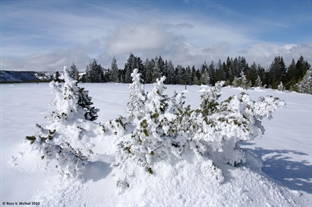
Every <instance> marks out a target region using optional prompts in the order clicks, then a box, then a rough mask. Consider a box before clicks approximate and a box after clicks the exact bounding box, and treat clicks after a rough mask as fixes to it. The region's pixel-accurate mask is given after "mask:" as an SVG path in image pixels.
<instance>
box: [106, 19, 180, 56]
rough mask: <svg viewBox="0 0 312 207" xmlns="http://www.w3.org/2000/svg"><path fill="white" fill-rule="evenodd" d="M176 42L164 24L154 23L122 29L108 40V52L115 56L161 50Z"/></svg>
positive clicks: (112, 34) (116, 31) (113, 33)
mask: <svg viewBox="0 0 312 207" xmlns="http://www.w3.org/2000/svg"><path fill="white" fill-rule="evenodd" d="M172 41H174V35H173V34H170V33H168V32H167V31H166V30H165V27H164V26H163V25H162V24H157V23H154V22H148V23H141V24H135V25H131V26H124V27H121V28H119V29H117V30H115V31H114V32H112V33H111V34H110V35H109V36H108V37H107V38H106V47H105V49H106V52H107V54H108V55H111V56H115V55H120V54H125V53H130V52H135V51H140V52H144V51H148V50H152V51H153V50H159V49H161V48H164V47H165V46H166V45H167V44H169V43H170V42H172Z"/></svg>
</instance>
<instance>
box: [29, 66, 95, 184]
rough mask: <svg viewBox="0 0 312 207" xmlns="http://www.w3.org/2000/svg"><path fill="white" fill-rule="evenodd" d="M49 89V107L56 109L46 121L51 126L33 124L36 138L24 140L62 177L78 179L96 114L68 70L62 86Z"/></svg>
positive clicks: (57, 85) (51, 85)
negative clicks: (50, 100) (50, 101)
mask: <svg viewBox="0 0 312 207" xmlns="http://www.w3.org/2000/svg"><path fill="white" fill-rule="evenodd" d="M50 87H51V89H52V91H53V92H54V94H55V99H54V100H53V101H52V104H53V105H55V106H56V109H55V110H54V111H53V112H52V113H51V115H49V116H47V117H46V118H47V120H48V121H49V123H50V124H49V125H48V126H47V127H46V128H44V127H42V126H40V125H39V124H36V129H37V132H36V134H35V135H34V136H27V137H26V139H27V140H29V141H30V143H31V144H32V145H33V146H34V148H35V149H37V150H39V151H40V153H42V157H41V158H42V159H46V160H50V161H52V162H56V167H57V168H58V169H59V170H60V172H61V173H62V174H63V175H66V176H70V177H74V178H77V177H79V176H80V175H82V174H83V172H84V170H85V167H86V165H87V159H88V157H87V156H88V154H90V153H91V150H90V147H92V146H91V145H90V142H89V139H90V134H91V133H90V132H88V130H89V129H91V130H94V129H96V127H98V125H97V124H95V123H93V122H92V121H93V120H95V119H96V118H97V112H98V111H99V110H98V109H95V108H94V107H92V106H91V105H92V102H91V98H90V97H89V96H88V91H85V90H84V89H83V88H80V87H78V85H77V81H76V80H74V79H73V78H72V77H71V76H70V74H69V71H68V70H67V67H64V86H63V87H62V85H61V84H60V83H59V82H55V81H52V82H51V83H50Z"/></svg>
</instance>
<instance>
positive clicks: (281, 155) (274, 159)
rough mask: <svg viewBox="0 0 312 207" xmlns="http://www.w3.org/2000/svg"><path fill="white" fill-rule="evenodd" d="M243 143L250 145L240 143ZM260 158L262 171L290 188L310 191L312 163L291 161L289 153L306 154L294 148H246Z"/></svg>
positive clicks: (311, 189)
mask: <svg viewBox="0 0 312 207" xmlns="http://www.w3.org/2000/svg"><path fill="white" fill-rule="evenodd" d="M241 144H242V146H244V145H252V144H248V143H241ZM246 150H248V151H250V152H252V153H253V154H255V155H256V156H257V157H258V158H260V159H261V160H262V164H263V167H262V171H263V172H264V173H266V174H267V175H269V176H270V177H272V178H274V179H275V180H278V181H279V182H280V183H281V184H282V185H283V186H285V187H288V188H289V189H291V190H301V191H305V192H307V193H310V194H311V193H312V165H309V162H308V161H307V160H303V161H301V162H299V161H293V160H292V158H291V154H295V155H307V154H305V153H302V152H298V151H294V150H272V149H263V148H260V147H256V148H255V149H246Z"/></svg>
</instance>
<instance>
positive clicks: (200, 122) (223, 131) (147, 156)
mask: <svg viewBox="0 0 312 207" xmlns="http://www.w3.org/2000/svg"><path fill="white" fill-rule="evenodd" d="M135 74H136V72H135ZM164 80H165V78H164V77H163V78H161V79H160V80H157V82H156V83H155V84H154V88H153V89H152V91H151V92H149V93H148V94H147V99H146V101H145V102H144V104H143V106H144V107H145V108H144V111H145V113H144V116H143V117H142V118H141V119H138V121H137V122H136V123H132V124H133V126H132V127H130V128H129V129H133V130H129V131H128V132H126V134H125V135H124V136H121V137H120V142H119V144H118V147H117V152H116V160H115V163H114V166H115V167H117V168H116V169H120V170H121V172H122V176H121V177H120V178H119V179H120V180H119V181H118V185H119V186H122V187H129V182H131V179H134V177H135V176H136V175H135V171H136V167H135V166H136V165H139V166H142V167H143V168H141V169H143V170H145V171H146V172H148V173H150V174H153V173H155V170H154V169H153V166H154V164H155V163H157V162H160V161H161V162H163V161H165V162H168V164H170V163H175V162H176V161H179V160H180V161H182V160H184V159H185V158H186V157H192V158H193V159H195V160H196V161H199V160H200V161H201V162H203V166H207V169H208V168H209V169H208V171H209V172H210V174H212V175H214V177H215V178H216V179H217V180H218V181H219V182H222V181H223V180H224V178H223V174H222V171H221V169H219V168H218V167H217V166H218V164H230V165H232V166H235V165H236V164H239V163H242V162H244V161H245V154H244V151H243V150H242V149H241V148H240V147H239V146H238V142H239V141H249V140H253V139H255V138H260V137H261V136H262V134H263V133H264V131H265V130H264V127H263V126H262V124H261V120H262V119H263V118H268V119H271V118H272V115H271V114H272V112H273V111H275V110H276V109H277V108H279V107H283V106H284V105H285V103H284V101H281V100H279V99H278V98H273V97H271V96H267V97H260V98H259V99H258V101H252V100H251V99H250V97H249V95H248V94H246V93H241V94H239V95H234V96H230V97H229V98H228V99H226V100H224V101H221V102H220V101H219V97H220V93H221V88H222V85H223V84H224V82H221V83H219V82H218V83H216V84H215V87H210V88H206V87H204V88H203V89H201V92H202V95H201V104H200V107H199V108H198V109H196V110H191V108H190V106H185V105H184V104H185V101H184V98H185V97H184V95H183V94H178V93H176V92H175V94H174V96H173V97H172V98H171V105H170V104H169V98H168V97H167V96H166V95H164V89H165V87H164V85H163V82H164ZM129 105H131V104H128V106H129ZM136 113H139V111H137V112H136ZM134 116H135V117H139V116H136V115H134ZM174 160H175V162H174ZM205 163H206V164H205Z"/></svg>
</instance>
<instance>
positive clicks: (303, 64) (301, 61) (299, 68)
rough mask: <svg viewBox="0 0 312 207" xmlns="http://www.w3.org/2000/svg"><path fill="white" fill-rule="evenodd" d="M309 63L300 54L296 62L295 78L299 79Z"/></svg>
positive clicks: (308, 66)
mask: <svg viewBox="0 0 312 207" xmlns="http://www.w3.org/2000/svg"><path fill="white" fill-rule="evenodd" d="M309 68H310V64H309V63H308V62H307V61H305V60H304V58H303V56H300V58H299V59H298V61H297V63H296V80H297V82H298V81H301V80H302V78H303V76H304V75H305V73H306V71H307V70H309Z"/></svg>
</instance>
